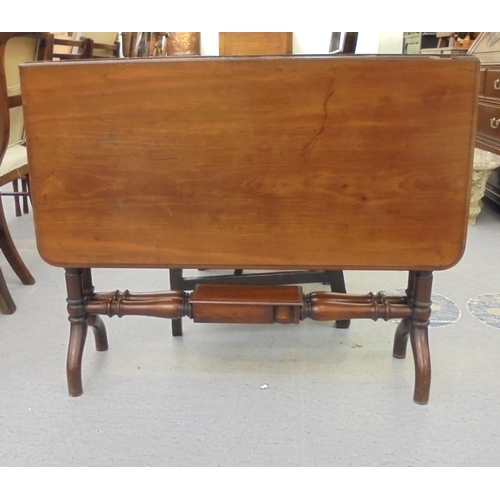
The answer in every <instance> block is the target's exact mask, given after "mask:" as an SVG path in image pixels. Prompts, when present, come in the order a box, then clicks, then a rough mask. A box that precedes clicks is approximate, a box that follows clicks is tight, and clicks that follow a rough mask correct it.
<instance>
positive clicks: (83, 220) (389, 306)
mask: <svg viewBox="0 0 500 500" xmlns="http://www.w3.org/2000/svg"><path fill="white" fill-rule="evenodd" d="M422 74H425V75H426V78H421V75H422ZM366 75H370V78H369V79H367V78H366ZM21 76H22V83H23V91H24V93H25V118H26V128H27V134H28V152H29V158H30V162H31V169H32V173H31V176H32V186H33V207H34V217H35V229H36V238H37V244H38V248H39V251H40V254H41V255H42V257H43V258H44V259H45V260H46V261H47V262H48V263H50V264H52V265H54V266H59V267H63V268H66V282H67V287H68V311H69V316H70V324H71V333H70V342H69V350H68V361H67V375H68V386H69V392H70V394H71V395H73V396H78V395H80V394H81V393H82V374H81V371H82V354H83V348H84V344H85V338H86V333H87V329H88V327H89V326H90V327H92V329H93V330H94V333H95V336H96V342H97V344H96V345H97V349H98V350H105V349H106V348H107V337H106V330H105V328H104V324H103V322H102V320H101V319H100V315H102V314H107V315H109V316H113V315H118V316H124V315H128V314H139V315H146V316H157V317H162V318H169V319H174V318H181V317H183V316H187V317H191V318H193V319H194V321H204V322H212V321H218V322H220V321H224V322H240V321H243V322H245V323H246V322H262V323H270V322H278V323H296V322H297V321H299V320H301V319H305V318H312V319H315V320H337V319H349V318H371V319H377V318H383V319H386V320H387V319H391V318H401V319H402V321H401V323H400V324H399V326H398V328H397V331H396V336H395V344H394V351H393V354H394V356H396V357H400V358H401V357H404V356H405V350H406V343H407V340H408V337H409V338H410V339H411V344H412V350H413V355H414V361H415V392H414V400H415V401H416V402H417V403H420V404H425V403H427V401H428V397H429V388H430V354H429V346H428V332H427V329H428V323H429V316H430V313H431V307H430V306H431V301H430V297H431V283H432V272H433V271H434V270H441V269H447V268H449V267H451V266H453V265H455V264H456V263H457V262H458V261H459V260H460V258H461V256H462V253H463V251H464V246H465V241H466V231H467V218H468V209H469V196H470V184H471V167H472V153H473V146H474V136H475V121H476V109H477V89H478V84H479V63H478V61H477V60H476V59H475V58H469V57H463V58H458V59H450V58H438V57H432V58H427V57H422V56H391V57H388V56H379V57H377V56H362V57H352V56H345V57H340V58H335V57H330V56H313V57H308V56H296V57H248V58H247V57H220V58H213V57H199V58H153V59H129V60H116V61H88V62H87V61H82V62H78V61H77V62H73V63H59V64H41V63H33V64H30V65H24V66H23V67H22V68H21ZM152 76H154V78H152ZM118 83H119V85H118ZM145 110H147V114H145ZM146 118H147V119H146ZM138 123H140V124H141V126H140V127H138V126H137V124H138ZM450 123H453V124H454V127H453V128H454V133H453V135H452V134H443V130H447V127H449V124H450ZM56 150H57V155H55V154H54V151H56ZM146 150H147V155H146V154H144V151H146ZM75 161H77V164H78V168H68V164H70V163H71V162H72V163H73V164H75ZM145 171H147V172H148V175H147V176H144V172H145ZM103 183H104V184H106V189H103ZM56 214H57V217H56V216H55V215H56ZM93 267H117V268H120V267H149V268H193V269H200V268H208V269H238V268H240V269H277V270H279V269H281V270H290V269H303V270H309V269H319V270H321V269H337V270H339V269H356V270H364V269H366V270H368V269H371V270H407V271H409V280H408V286H407V291H406V294H403V295H401V296H386V295H384V294H367V295H360V296H351V295H345V294H334V293H330V292H313V293H310V294H304V293H302V291H301V288H300V287H290V288H285V287H283V288H281V287H279V288H275V287H273V288H272V289H269V288H267V287H256V288H255V287H251V286H235V285H217V286H213V285H199V286H198V287H197V288H196V290H195V291H194V292H193V293H186V292H184V291H180V290H171V291H166V292H157V293H142V294H134V293H131V292H129V291H124V292H120V291H116V292H109V293H108V292H105V293H102V292H96V291H95V290H94V285H93V283H92V277H91V268H93Z"/></svg>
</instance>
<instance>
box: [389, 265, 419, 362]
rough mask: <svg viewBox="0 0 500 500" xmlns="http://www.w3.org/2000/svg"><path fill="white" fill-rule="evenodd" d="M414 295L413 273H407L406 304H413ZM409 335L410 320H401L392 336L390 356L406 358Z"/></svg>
mask: <svg viewBox="0 0 500 500" xmlns="http://www.w3.org/2000/svg"><path fill="white" fill-rule="evenodd" d="M414 295H415V271H410V272H409V273H408V286H407V288H406V296H407V297H408V303H409V304H410V305H412V304H413V302H412V301H413V296H414ZM409 333H410V318H405V319H402V320H401V322H400V323H399V325H398V327H397V328H396V334H395V335H394V347H393V350H392V355H393V356H394V357H395V358H398V359H404V358H405V357H406V346H407V345H408V337H409Z"/></svg>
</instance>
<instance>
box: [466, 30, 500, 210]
mask: <svg viewBox="0 0 500 500" xmlns="http://www.w3.org/2000/svg"><path fill="white" fill-rule="evenodd" d="M469 54H471V55H474V56H476V57H477V58H478V59H479V60H480V61H481V82H480V87H479V104H478V116H477V134H476V147H477V148H479V149H483V150H485V151H489V152H490V153H494V154H497V155H500V32H495V33H481V35H480V36H479V37H478V38H477V40H476V41H475V42H474V45H472V47H471V48H470V50H469ZM485 195H486V196H487V197H488V198H489V199H491V200H493V201H495V202H496V203H498V204H500V176H499V175H498V170H496V171H494V172H493V173H492V174H491V176H490V178H489V179H488V182H487V184H486V193H485Z"/></svg>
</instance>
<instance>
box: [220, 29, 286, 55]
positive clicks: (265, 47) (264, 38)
mask: <svg viewBox="0 0 500 500" xmlns="http://www.w3.org/2000/svg"><path fill="white" fill-rule="evenodd" d="M292 52H293V33H292V32H273V31H265V32H257V31H251V32H232V31H224V32H223V31H221V32H220V33H219V55H221V56H233V55H240V56H267V55H283V54H292Z"/></svg>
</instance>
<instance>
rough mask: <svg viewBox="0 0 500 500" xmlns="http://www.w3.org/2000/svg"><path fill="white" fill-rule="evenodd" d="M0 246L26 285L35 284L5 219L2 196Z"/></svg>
mask: <svg viewBox="0 0 500 500" xmlns="http://www.w3.org/2000/svg"><path fill="white" fill-rule="evenodd" d="M0 248H1V249H2V252H3V253H4V255H5V258H6V259H7V261H8V263H9V264H10V266H11V267H12V269H13V270H14V272H15V273H16V274H17V276H18V277H19V279H20V280H21V282H22V283H23V284H24V285H33V284H34V283H35V278H33V276H32V275H31V273H30V272H29V271H28V268H27V267H26V265H25V264H24V262H23V259H21V256H20V255H19V252H18V251H17V248H16V246H15V245H14V242H13V241H12V237H11V235H10V232H9V228H8V227H7V221H6V220H5V214H4V211H3V205H2V201H1V198H0Z"/></svg>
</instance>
